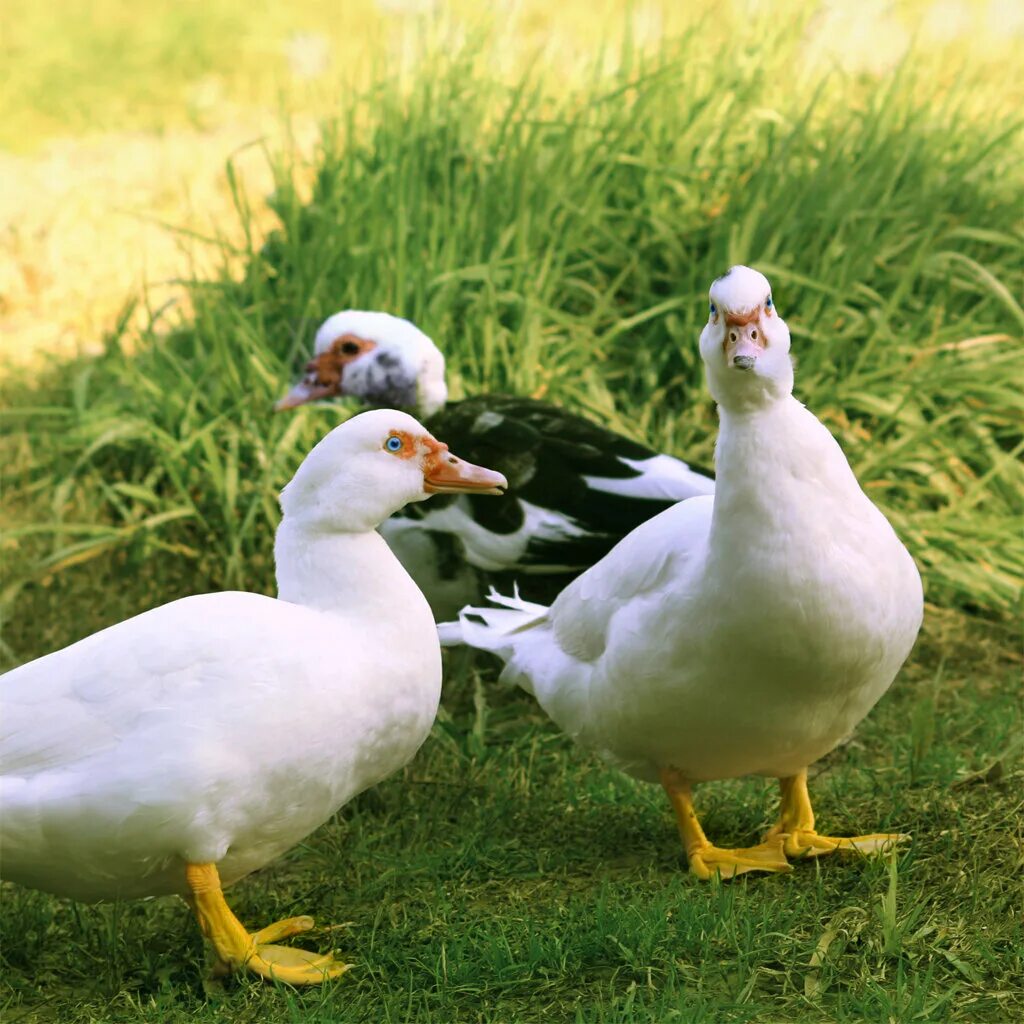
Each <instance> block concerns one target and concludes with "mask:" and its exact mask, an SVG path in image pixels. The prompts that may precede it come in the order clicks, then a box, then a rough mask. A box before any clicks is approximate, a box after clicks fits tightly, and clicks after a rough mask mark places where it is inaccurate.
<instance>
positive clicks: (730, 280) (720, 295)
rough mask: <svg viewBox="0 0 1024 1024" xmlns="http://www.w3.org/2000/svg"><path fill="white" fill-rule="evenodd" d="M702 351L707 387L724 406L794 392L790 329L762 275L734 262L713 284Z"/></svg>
mask: <svg viewBox="0 0 1024 1024" xmlns="http://www.w3.org/2000/svg"><path fill="white" fill-rule="evenodd" d="M709 299H710V302H709V311H708V322H707V326H705V328H704V330H703V331H702V332H701V336H700V354H701V357H702V358H703V360H704V365H705V367H706V368H707V375H708V387H709V388H710V390H711V394H712V396H713V397H714V399H715V401H717V402H718V404H719V405H721V406H723V407H724V408H726V409H750V408H757V407H758V406H763V405H767V404H769V403H770V402H772V401H775V400H776V399H778V398H783V397H785V396H786V395H789V394H791V393H792V391H793V362H792V360H791V359H790V355H789V328H788V327H787V326H786V322H785V321H784V320H783V319H782V317H780V316H779V314H778V311H777V310H776V308H775V303H774V301H773V300H772V287H771V285H770V284H769V283H768V278H766V277H765V276H764V274H760V273H758V272H757V271H756V270H752V269H751V268H750V267H743V266H736V267H730V268H729V270H727V271H726V272H725V273H724V274H723V275H722V276H721V277H718V278H716V279H715V280H714V281H713V282H712V284H711V291H710V293H709Z"/></svg>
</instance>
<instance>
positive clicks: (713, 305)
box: [711, 302, 718, 316]
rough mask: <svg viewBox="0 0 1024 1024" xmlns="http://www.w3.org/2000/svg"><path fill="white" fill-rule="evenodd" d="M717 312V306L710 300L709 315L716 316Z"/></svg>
mask: <svg viewBox="0 0 1024 1024" xmlns="http://www.w3.org/2000/svg"><path fill="white" fill-rule="evenodd" d="M717 314H718V307H717V306H716V305H715V304H714V303H713V302H712V303H711V315H712V316H716V315H717Z"/></svg>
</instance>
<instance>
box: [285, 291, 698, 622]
mask: <svg viewBox="0 0 1024 1024" xmlns="http://www.w3.org/2000/svg"><path fill="white" fill-rule="evenodd" d="M314 348H315V351H314V355H313V359H312V360H311V361H310V362H309V364H308V365H307V366H306V375H305V377H304V378H303V379H302V380H301V381H299V383H298V384H296V385H295V387H293V388H292V390H291V391H290V392H289V393H288V394H287V395H286V396H285V397H284V398H282V399H281V401H280V402H278V403H277V408H278V409H292V408H295V407H296V406H299V405H302V404H304V403H306V402H309V401H313V400H317V399H328V398H337V397H343V396H351V397H354V398H358V399H359V400H361V401H363V402H365V403H367V404H368V405H372V406H381V405H386V406H396V407H398V408H402V409H406V410H408V411H409V412H412V413H415V414H416V415H418V416H420V417H421V418H423V420H424V423H425V424H426V426H427V428H428V429H429V430H431V431H432V432H433V433H435V434H436V435H438V436H439V437H444V438H446V439H447V440H448V441H449V443H450V444H451V445H452V446H453V447H454V448H455V449H456V450H457V451H460V452H462V454H463V455H464V456H465V457H466V458H467V459H470V460H472V461H473V462H479V463H482V464H484V465H486V466H493V467H494V468H495V469H497V470H499V471H500V472H502V473H504V474H505V476H506V478H507V479H508V481H509V492H508V497H507V498H506V500H505V501H500V502H487V501H478V500H477V499H475V498H473V497H472V496H469V497H459V498H452V499H449V500H446V501H438V502H432V503H431V506H430V507H429V508H413V507H410V508H407V509H405V510H403V511H402V512H399V513H398V514H397V515H396V516H394V517H393V518H392V519H390V520H389V521H388V522H387V523H385V524H383V526H382V528H381V534H382V535H383V537H384V539H385V540H386V541H387V542H388V544H389V545H390V546H391V548H392V550H393V551H394V552H395V553H396V554H397V555H398V557H399V558H400V559H401V561H402V564H403V565H404V566H405V567H406V568H407V569H408V570H409V572H410V573H411V575H412V577H413V579H415V580H416V582H417V584H419V586H420V589H421V590H422V591H423V592H424V594H426V596H427V600H428V601H430V604H431V607H432V608H433V609H434V612H435V614H436V615H437V616H438V617H439V618H445V617H449V618H450V617H452V616H454V615H456V614H457V613H458V610H459V609H460V608H461V607H462V606H463V605H464V604H466V603H467V602H471V601H478V600H481V599H482V598H483V595H484V593H485V590H486V588H485V587H484V586H483V583H484V582H485V581H487V580H488V579H491V580H494V576H493V574H494V573H509V574H512V575H513V576H514V577H515V578H516V580H517V581H518V583H519V585H520V587H522V588H523V589H524V590H525V592H526V594H527V596H533V597H540V596H542V595H554V594H557V593H558V591H559V590H561V589H562V587H564V586H565V585H566V584H567V583H568V582H569V581H570V580H571V579H573V578H574V577H575V576H576V575H578V574H579V573H580V572H582V571H583V570H584V569H586V568H588V567H589V566H591V565H593V564H594V563H595V562H596V561H598V560H599V559H600V558H602V557H603V556H604V555H606V554H607V553H608V552H609V551H610V550H611V549H612V547H613V546H614V545H615V544H617V543H618V542H619V541H620V540H621V539H622V538H623V537H625V536H626V534H628V533H629V532H630V531H631V530H633V529H635V528H636V527H637V526H639V525H640V524H641V523H643V522H645V521H646V520H648V519H650V518H651V517H652V516H655V515H657V514H658V513H659V512H662V511H664V510H665V509H666V508H669V507H670V506H672V505H673V504H675V502H677V501H682V499H683V498H690V497H693V496H694V495H696V494H710V493H711V492H712V491H713V490H714V487H715V484H714V481H713V480H712V479H711V478H710V476H709V475H708V474H707V473H706V472H705V471H702V470H695V469H692V468H691V467H690V466H688V465H687V464H686V463H685V462H682V461H680V460H679V459H676V458H673V457H672V456H670V455H662V454H658V453H657V452H654V451H651V450H650V449H649V448H646V447H645V446H644V445H641V444H637V442H635V441H631V440H629V439H628V438H625V437H623V436H622V435H621V434H616V433H614V432H613V431H611V430H608V429H607V428H606V427H603V426H601V425H600V424H597V423H594V422H592V421H591V420H588V419H586V418H585V417H583V416H580V415H578V414H576V413H574V412H570V411H569V410H568V409H563V408H561V407H559V406H557V405H554V404H552V403H551V402H543V401H538V400H536V399H532V398H522V397H519V396H516V395H493V394H491V395H474V396H473V397H471V398H464V399H462V400H461V401H457V402H448V401H447V398H448V388H447V385H446V383H445V362H444V356H443V355H442V354H441V352H440V350H439V349H438V348H437V346H436V345H435V344H434V342H433V341H432V340H431V339H430V338H429V337H427V335H426V334H424V332H423V331H421V330H420V329H419V328H418V327H417V326H416V325H415V324H413V323H410V322H409V321H408V320H403V319H402V318H400V317H397V316H391V315H390V314H389V313H378V312H367V311H363V310H355V309H348V310H344V311H343V312H340V313H335V314H334V315H333V316H331V317H328V318H327V319H326V320H325V321H324V322H323V324H321V326H320V329H319V330H318V331H317V333H316V340H315V343H314ZM499 581H500V577H499Z"/></svg>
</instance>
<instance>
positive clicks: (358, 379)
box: [348, 351, 417, 412]
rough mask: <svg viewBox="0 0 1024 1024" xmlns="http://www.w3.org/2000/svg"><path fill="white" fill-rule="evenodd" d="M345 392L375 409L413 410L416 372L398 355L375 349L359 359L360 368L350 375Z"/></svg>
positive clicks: (415, 401)
mask: <svg viewBox="0 0 1024 1024" xmlns="http://www.w3.org/2000/svg"><path fill="white" fill-rule="evenodd" d="M348 393H349V394H356V395H358V396H359V397H360V398H362V399H363V401H364V402H366V403H367V404H368V405H372V406H375V407H376V408H378V409H404V410H408V411H410V412H414V411H415V410H416V406H417V387H416V375H415V373H414V372H412V371H411V370H410V369H409V367H408V365H407V364H406V363H404V362H403V361H402V359H401V357H400V356H397V355H395V354H394V353H393V352H386V351H377V352H374V353H372V354H370V355H369V356H367V357H366V358H364V359H362V360H361V361H360V363H359V372H358V374H353V375H352V381H351V388H350V389H348Z"/></svg>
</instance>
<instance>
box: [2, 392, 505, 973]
mask: <svg viewBox="0 0 1024 1024" xmlns="http://www.w3.org/2000/svg"><path fill="white" fill-rule="evenodd" d="M396 439H397V440H396ZM391 446H394V447H391ZM503 484H504V481H503V478H502V477H500V475H499V474H493V473H489V471H485V470H481V469H479V468H478V467H474V466H471V465H469V464H466V463H461V462H459V461H458V460H457V459H455V458H454V457H453V456H450V455H449V454H448V453H447V449H446V448H445V446H444V445H441V444H439V443H438V442H436V441H434V439H433V438H431V437H430V435H429V434H427V433H426V431H425V430H424V429H423V427H421V426H420V424H419V423H417V422H416V420H414V419H413V418H412V417H411V416H408V415H406V414H405V413H400V412H395V411H393V410H380V411H375V412H370V413H365V414H363V415H362V416H358V417H356V418H354V419H352V420H349V421H348V422H347V423H345V424H343V425H342V426H340V427H338V428H337V429H336V430H334V431H332V433H331V434H329V435H328V436H327V437H326V438H324V440H322V441H321V442H320V443H319V444H318V445H317V446H316V448H315V449H314V450H313V452H312V453H311V454H310V455H309V456H308V458H307V459H306V461H305V462H304V463H303V464H302V466H301V467H300V468H299V470H298V472H297V473H296V475H295V477H294V479H293V480H292V482H291V483H290V484H289V485H288V487H286V488H285V490H284V492H283V494H282V499H281V504H282V509H283V511H284V518H283V521H282V524H281V526H280V528H279V530H278V534H277V541H276V548H275V556H276V563H277V574H278V584H279V591H280V596H279V598H278V599H274V598H270V597H264V596H261V595H258V594H248V593H220V594H205V595H201V596H196V597H188V598H184V599H182V600H179V601H174V602H172V603H171V604H168V605H164V606H162V607H159V608H156V609H154V610H152V611H149V612H145V613H143V614H142V615H139V616H136V617H135V618H132V619H129V620H127V621H125V622H121V623H119V624H117V625H116V626H111V627H110V628H109V629H105V630H103V631H101V632H99V633H96V634H94V635H93V636H90V637H87V638H86V639H84V640H82V641H80V642H78V643H76V644H73V645H72V646H70V647H67V648H65V649H64V650H60V651H57V652H55V653H54V654H50V655H48V656H46V657H43V658H40V659H38V660H37V661H33V662H30V663H29V664H27V665H24V666H22V667H21V668H17V669H15V670H13V671H12V672H9V673H7V674H6V675H5V676H4V677H3V679H2V682H0V695H2V700H3V704H2V712H0V853H2V868H3V876H4V878H5V879H8V880H12V881H16V882H20V883H22V884H24V885H30V886H33V887H35V888H39V889H44V890H47V891H49V892H53V893H57V894H60V895H65V896H72V897H75V898H78V899H84V900H96V899H110V898H115V897H139V896H157V895H163V894H168V893H178V894H180V895H182V896H186V897H188V898H190V899H191V900H192V901H193V904H194V905H195V906H197V907H198V909H197V913H198V914H199V918H200V923H201V924H202V925H203V928H204V930H205V931H206V932H207V934H209V935H211V937H212V938H213V939H214V945H215V946H216V947H217V951H218V954H219V955H220V956H221V957H222V959H224V960H225V961H227V962H228V963H229V964H230V965H232V966H239V965H241V964H243V963H244V964H246V966H250V967H251V969H254V970H257V971H258V972H259V973H263V974H267V973H272V974H273V975H274V976H276V977H281V978H283V979H284V980H290V981H295V982H297V983H304V982H312V981H319V980H322V978H323V976H324V975H325V974H332V973H338V970H339V969H340V968H339V965H335V964H334V962H333V961H330V959H329V958H326V959H325V958H315V957H311V956H310V955H306V956H305V957H303V956H302V955H301V953H300V951H295V950H292V951H289V950H287V949H285V948H284V947H269V946H266V945H265V944H263V943H261V942H259V941H255V940H254V937H252V936H246V938H245V939H241V938H240V939H239V942H241V943H242V945H241V947H240V948H234V947H233V946H232V945H231V943H230V942H228V941H226V940H225V941H224V942H220V943H219V942H218V935H219V933H220V932H223V931H224V929H225V928H229V924H230V923H225V922H226V918H223V913H222V911H221V910H219V909H218V907H212V908H206V911H208V912H205V911H204V907H203V902H202V898H206V895H205V894H206V890H205V889H203V888H202V886H199V887H197V884H196V883H195V881H194V879H193V877H192V875H190V873H189V869H190V866H196V865H198V866H209V865H216V871H215V873H214V874H213V875H212V877H213V878H214V879H218V874H219V879H218V886H219V883H223V884H225V885H227V884H230V883H231V882H234V881H236V880H237V879H239V878H242V877H243V876H244V875H246V874H248V873H249V872H250V871H253V870H255V869H257V868H260V867H262V866H263V865H265V864H267V863H269V862H270V861H272V860H273V859H274V858H276V857H277V856H278V855H280V854H281V853H282V852H284V851H285V850H286V849H288V848H289V847H291V846H293V845H294V844H295V843H297V842H299V841H300V840H301V839H302V838H303V837H305V836H306V835H308V834H309V833H310V832H311V831H313V829H315V828H316V827H317V826H319V825H320V824H322V823H323V822H324V821H326V820H327V818H329V817H330V816H331V815H332V814H333V813H334V812H335V811H336V810H337V809H338V808H339V807H341V806H342V805H343V804H344V803H346V802H347V801H348V800H350V799H351V798H352V797H353V796H355V795H356V794H357V793H359V792H361V791H362V790H364V789H366V788H367V787H369V786H372V785H374V784H375V783H376V782H379V781H380V780H381V779H383V778H385V777H386V776H388V775H390V774H391V773H392V772H394V771H396V770H397V769H399V768H400V767H402V765H404V764H405V763H406V762H407V761H408V760H409V759H410V758H411V757H412V756H413V755H414V754H415V752H416V750H417V749H418V748H419V746H420V744H421V743H422V742H423V740H424V739H425V738H426V736H427V733H428V732H429V730H430V727H431V724H432V722H433V720H434V716H435V714H436V711H437V705H438V700H439V697H440V687H441V661H440V650H439V646H438V641H437V634H436V631H435V628H434V622H433V616H432V615H431V612H430V608H429V606H428V605H427V602H426V600H425V599H424V598H423V596H422V594H421V593H420V592H419V590H418V589H417V587H416V585H415V584H414V583H413V581H412V580H411V579H410V577H409V575H408V574H407V573H406V572H405V570H404V569H403V568H402V567H401V565H400V564H399V562H398V560H397V559H396V558H395V557H394V555H392V554H391V552H390V550H389V549H388V547H387V545H386V544H385V543H384V541H383V540H382V539H381V537H380V536H379V535H378V534H377V533H376V532H374V527H375V526H376V525H378V524H379V523H380V522H381V521H382V520H384V519H385V518H386V517H387V516H389V515H391V513H393V512H394V511H395V510H396V509H397V508H399V507H401V506H402V505H404V504H405V503H406V502H409V501H420V500H423V499H424V498H427V497H429V495H430V493H433V492H434V491H436V490H456V489H466V488H470V489H474V490H476V491H484V492H489V493H495V491H494V488H495V487H496V486H503ZM204 884H205V883H204ZM217 891H218V892H219V888H218V890H217ZM201 897H202V898H201ZM225 909H226V908H225ZM228 913H229V912H228ZM218 915H221V916H219V917H218ZM222 918H223V919H222ZM306 920H308V919H300V921H302V922H305V921H306ZM235 924H237V922H235ZM311 924H312V922H311V921H310V922H309V923H308V924H305V925H304V927H309V926H311ZM231 927H233V926H231ZM239 927H240V926H239ZM218 929H219V931H218ZM299 930H304V928H303V927H298V926H297V927H294V928H292V931H299ZM243 934H244V933H243ZM273 934H274V935H284V934H290V932H289V931H288V929H284V930H282V929H277V930H276V931H274V933H273ZM256 939H258V936H257V937H256ZM237 945H238V943H236V946H237ZM250 947H251V948H250ZM257 947H259V948H258V949H257ZM268 950H269V952H268ZM275 950H276V951H277V952H275ZM288 954H295V956H291V957H289V955H288ZM296 957H298V959H296ZM254 965H257V966H254ZM268 965H269V966H268ZM295 972H298V973H295Z"/></svg>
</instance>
